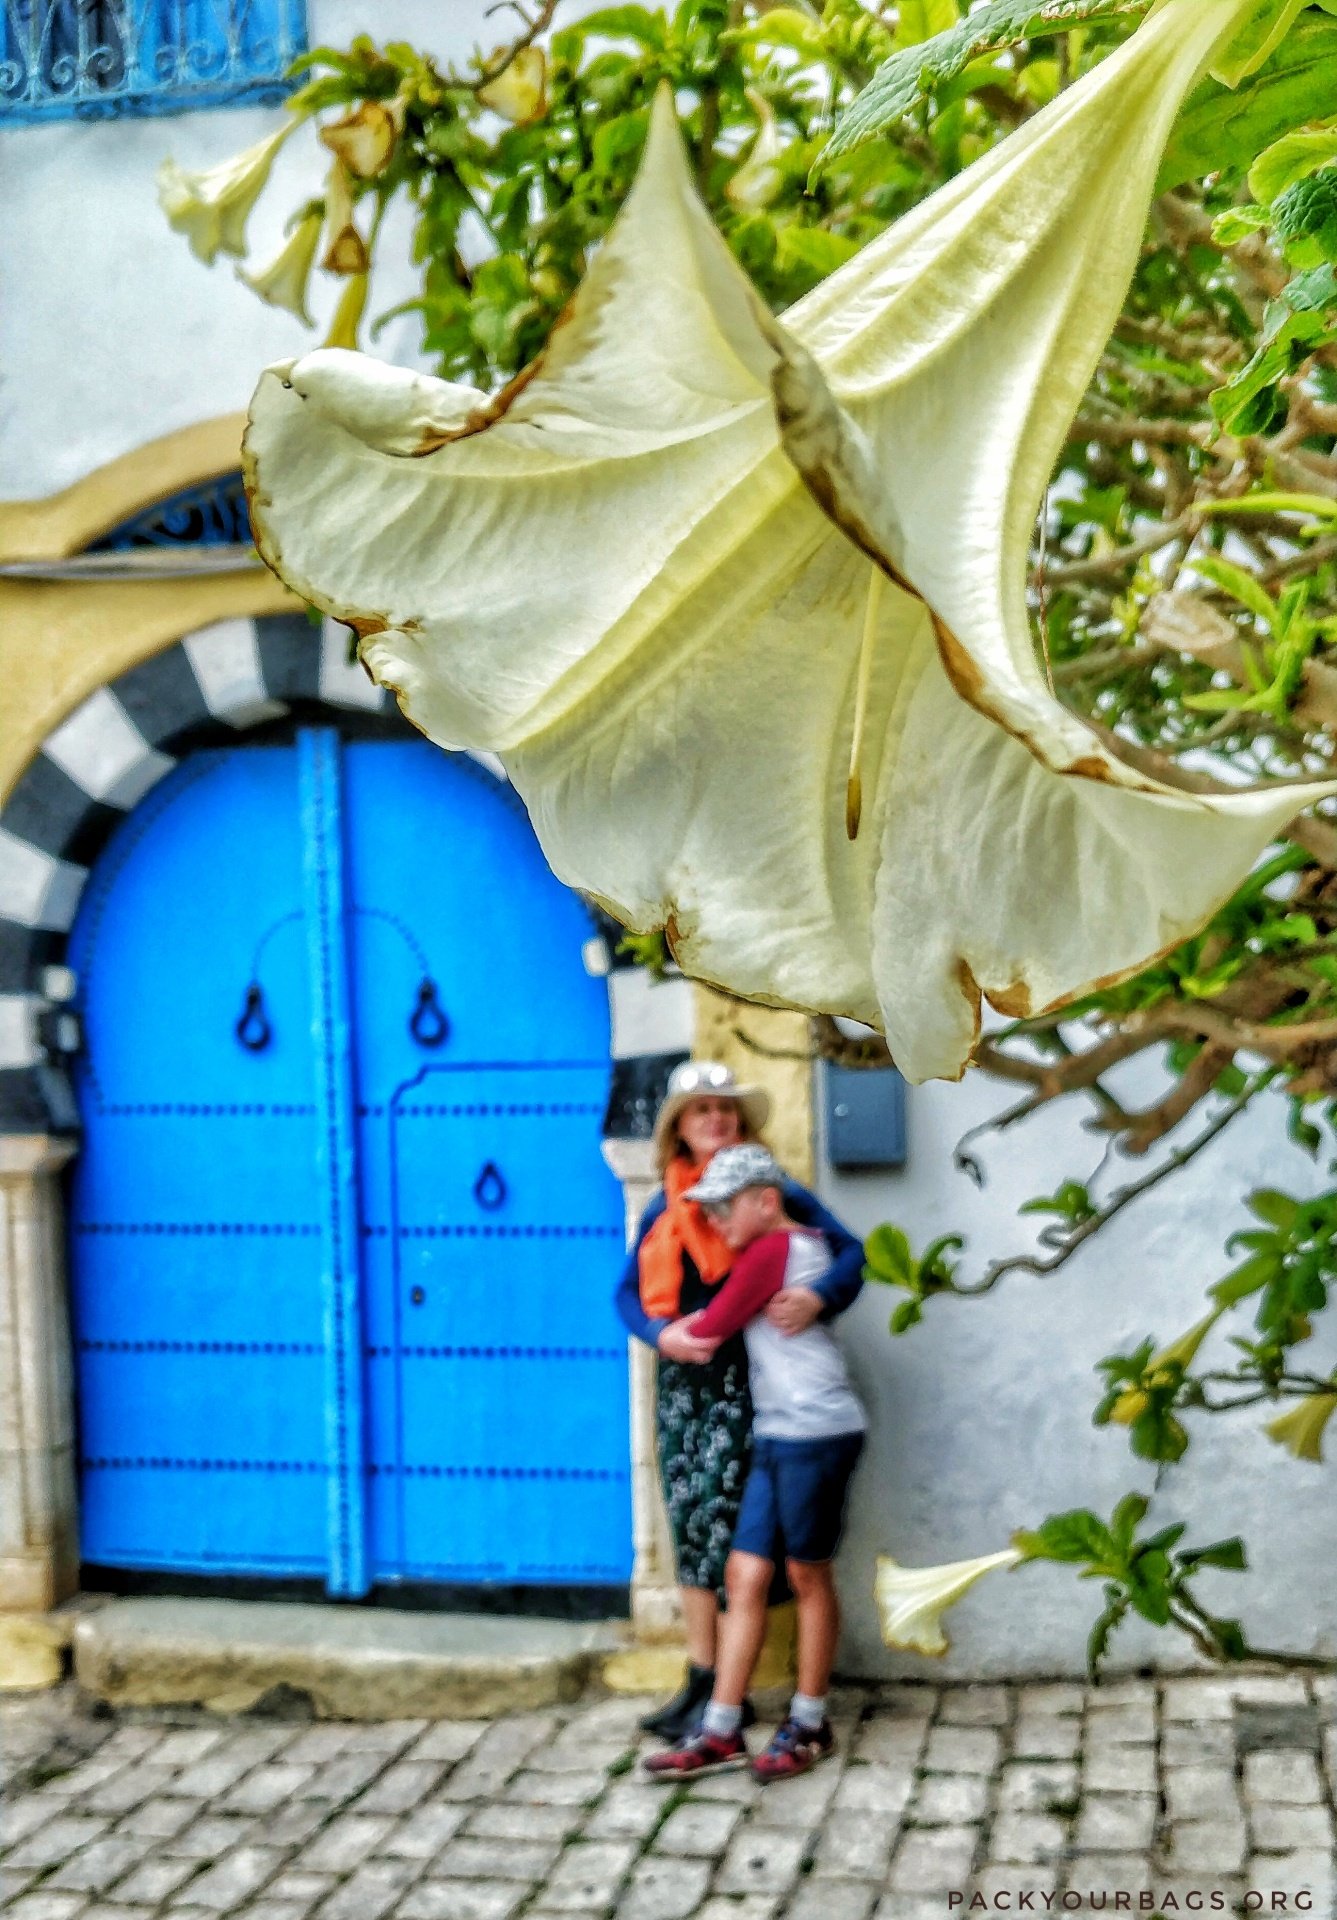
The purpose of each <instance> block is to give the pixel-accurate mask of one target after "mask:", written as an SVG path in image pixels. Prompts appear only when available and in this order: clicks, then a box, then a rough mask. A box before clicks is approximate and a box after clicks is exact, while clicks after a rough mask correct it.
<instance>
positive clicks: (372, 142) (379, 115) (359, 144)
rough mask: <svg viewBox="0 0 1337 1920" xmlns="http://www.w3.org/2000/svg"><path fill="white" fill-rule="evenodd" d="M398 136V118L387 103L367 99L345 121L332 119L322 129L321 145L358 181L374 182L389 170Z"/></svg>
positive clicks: (345, 116) (344, 118)
mask: <svg viewBox="0 0 1337 1920" xmlns="http://www.w3.org/2000/svg"><path fill="white" fill-rule="evenodd" d="M398 137H399V121H398V118H397V116H396V113H395V111H394V108H393V107H391V106H388V105H387V104H386V102H385V101H384V100H364V101H363V102H362V104H361V106H360V107H358V108H356V109H355V110H354V111H353V112H352V113H346V114H345V115H344V117H343V119H342V120H331V121H329V122H328V123H327V124H326V125H325V126H323V127H322V128H321V130H320V138H321V143H322V144H323V145H324V146H327V147H328V148H329V150H330V152H331V153H332V154H333V155H334V156H335V158H336V159H337V160H342V162H343V164H344V165H345V167H347V169H348V171H349V172H350V173H351V174H352V175H353V176H354V177H355V178H356V179H358V180H372V179H374V178H375V176H376V175H377V174H378V173H383V172H384V171H385V169H386V167H388V166H389V164H390V156H391V154H392V153H393V152H394V150H395V141H396V140H397V139H398Z"/></svg>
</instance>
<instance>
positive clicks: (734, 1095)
mask: <svg viewBox="0 0 1337 1920" xmlns="http://www.w3.org/2000/svg"><path fill="white" fill-rule="evenodd" d="M703 1099H704V1100H710V1099H714V1100H732V1101H733V1102H734V1103H735V1104H736V1106H737V1107H738V1110H739V1112H740V1114H741V1115H742V1117H743V1120H744V1121H745V1122H746V1125H747V1128H748V1131H749V1132H750V1133H760V1132H761V1129H762V1128H763V1127H764V1126H765V1124H766V1122H767V1120H768V1119H769V1118H770V1112H771V1096H770V1094H769V1093H767V1091H766V1089H765V1087H753V1086H745V1085H744V1084H743V1082H742V1081H741V1080H738V1079H737V1078H735V1075H734V1070H733V1068H732V1067H726V1066H725V1065H724V1063H723V1061H720V1060H684V1061H683V1063H682V1065H681V1066H680V1067H675V1068H674V1069H673V1071H672V1073H671V1074H670V1075H669V1083H668V1089H667V1091H666V1093H665V1095H664V1100H663V1104H662V1105H661V1107H660V1109H659V1112H658V1113H657V1114H656V1115H655V1127H654V1141H655V1145H656V1147H657V1148H658V1149H659V1151H660V1153H661V1154H663V1155H666V1154H669V1153H671V1152H672V1147H673V1131H674V1128H675V1127H676V1126H677V1124H678V1115H679V1114H680V1113H681V1112H682V1110H683V1108H684V1107H687V1106H690V1105H691V1103H692V1101H693V1100H703Z"/></svg>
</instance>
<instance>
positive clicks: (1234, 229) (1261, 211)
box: [1212, 207, 1271, 247]
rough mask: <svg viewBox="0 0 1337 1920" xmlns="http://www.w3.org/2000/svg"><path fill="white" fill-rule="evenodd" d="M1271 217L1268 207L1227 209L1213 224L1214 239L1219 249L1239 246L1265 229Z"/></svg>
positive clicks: (1218, 215)
mask: <svg viewBox="0 0 1337 1920" xmlns="http://www.w3.org/2000/svg"><path fill="white" fill-rule="evenodd" d="M1270 217H1271V216H1270V215H1269V213H1268V210H1267V208H1266V207H1227V208H1226V210H1225V212H1224V213H1218V214H1217V216H1216V218H1215V220H1213V222H1212V238H1213V240H1215V242H1216V244H1217V246H1218V247H1233V246H1237V245H1238V244H1239V242H1240V241H1241V240H1247V239H1248V237H1249V235H1250V234H1251V233H1257V232H1258V229H1259V228H1260V227H1265V226H1266V225H1267V224H1268V220H1269V218H1270Z"/></svg>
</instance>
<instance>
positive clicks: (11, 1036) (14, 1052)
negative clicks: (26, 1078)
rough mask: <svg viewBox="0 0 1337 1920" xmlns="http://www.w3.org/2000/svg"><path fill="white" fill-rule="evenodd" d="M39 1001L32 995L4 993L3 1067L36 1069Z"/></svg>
mask: <svg viewBox="0 0 1337 1920" xmlns="http://www.w3.org/2000/svg"><path fill="white" fill-rule="evenodd" d="M41 1058H42V1049H41V1048H40V1047H39V1046H38V1044H37V999H36V996H35V995H33V994H30V993H0V1067H35V1066H36V1065H37V1063H38V1061H39V1060H40V1059H41Z"/></svg>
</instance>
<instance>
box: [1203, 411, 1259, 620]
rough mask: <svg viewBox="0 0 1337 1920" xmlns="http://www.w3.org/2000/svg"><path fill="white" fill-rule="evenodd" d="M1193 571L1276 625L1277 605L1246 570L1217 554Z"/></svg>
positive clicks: (1251, 611)
mask: <svg viewBox="0 0 1337 1920" xmlns="http://www.w3.org/2000/svg"><path fill="white" fill-rule="evenodd" d="M1212 398H1213V400H1215V398H1216V395H1215V394H1213V395H1212ZM1193 571H1194V572H1195V573H1196V574H1199V575H1201V577H1202V578H1203V579H1204V580H1209V581H1210V582H1211V584H1212V585H1213V586H1214V587H1220V589H1221V591H1222V592H1223V593H1228V594H1229V595H1230V597H1231V599H1232V600H1238V601H1239V603H1240V605H1241V606H1243V607H1247V608H1248V609H1249V611H1250V613H1256V614H1257V615H1258V618H1259V619H1260V620H1261V621H1263V622H1264V624H1265V625H1267V626H1268V627H1271V626H1272V625H1273V623H1274V622H1275V620H1276V617H1277V608H1276V602H1275V601H1274V600H1271V599H1270V598H1269V597H1268V595H1267V594H1266V593H1265V592H1264V590H1263V588H1262V587H1260V586H1259V584H1258V582H1257V580H1256V579H1255V578H1254V576H1253V574H1251V573H1250V572H1248V570H1247V569H1246V568H1244V567H1237V566H1236V565H1235V563H1234V561H1233V560H1222V559H1221V558H1220V556H1219V555H1217V554H1213V555H1211V556H1209V557H1208V558H1206V559H1203V560H1195V561H1194V562H1193Z"/></svg>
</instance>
